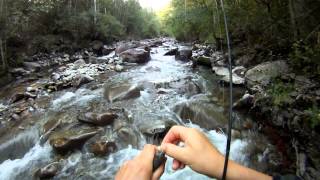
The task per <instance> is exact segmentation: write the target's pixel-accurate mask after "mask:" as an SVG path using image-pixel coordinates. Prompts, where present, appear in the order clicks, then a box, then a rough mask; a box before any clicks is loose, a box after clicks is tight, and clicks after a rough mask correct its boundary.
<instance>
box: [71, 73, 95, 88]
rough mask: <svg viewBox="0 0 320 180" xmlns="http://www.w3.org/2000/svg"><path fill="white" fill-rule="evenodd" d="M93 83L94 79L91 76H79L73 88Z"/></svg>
mask: <svg viewBox="0 0 320 180" xmlns="http://www.w3.org/2000/svg"><path fill="white" fill-rule="evenodd" d="M91 81H94V79H93V78H92V77H91V76H88V75H82V74H81V75H77V76H76V77H75V79H74V81H73V83H72V84H73V86H74V87H80V86H81V85H83V84H87V83H89V82H91Z"/></svg>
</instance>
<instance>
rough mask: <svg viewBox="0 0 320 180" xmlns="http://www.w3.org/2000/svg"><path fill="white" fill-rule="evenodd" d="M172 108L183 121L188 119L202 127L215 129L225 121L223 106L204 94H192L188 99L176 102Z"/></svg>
mask: <svg viewBox="0 0 320 180" xmlns="http://www.w3.org/2000/svg"><path fill="white" fill-rule="evenodd" d="M173 109H174V112H176V113H177V114H178V115H179V116H180V117H181V118H182V119H183V120H184V121H185V122H188V120H190V121H191V122H193V123H195V124H198V125H199V126H200V127H202V128H206V129H215V128H218V127H222V126H223V125H224V124H225V123H226V117H225V116H224V108H223V107H219V106H218V105H216V104H215V103H214V102H212V101H211V100H210V98H208V97H207V96H205V95H198V96H194V97H192V98H191V99H190V100H189V101H186V102H182V103H179V104H177V105H176V106H175V107H174V108H173Z"/></svg>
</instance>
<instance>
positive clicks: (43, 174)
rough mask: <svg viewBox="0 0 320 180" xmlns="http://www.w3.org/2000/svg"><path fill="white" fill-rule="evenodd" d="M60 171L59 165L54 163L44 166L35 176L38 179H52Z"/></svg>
mask: <svg viewBox="0 0 320 180" xmlns="http://www.w3.org/2000/svg"><path fill="white" fill-rule="evenodd" d="M59 169H60V163H58V162H54V163H51V164H48V165H46V166H45V167H43V168H40V169H38V171H36V173H35V175H36V176H38V177H39V178H40V179H49V178H53V177H54V176H55V175H56V174H57V173H58V171H59Z"/></svg>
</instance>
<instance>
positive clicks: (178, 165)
mask: <svg viewBox="0 0 320 180" xmlns="http://www.w3.org/2000/svg"><path fill="white" fill-rule="evenodd" d="M185 167H186V165H185V164H183V163H182V162H180V161H178V160H176V159H174V160H173V163H172V169H173V170H175V171H177V170H179V169H184V168H185Z"/></svg>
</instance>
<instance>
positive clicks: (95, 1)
mask: <svg viewBox="0 0 320 180" xmlns="http://www.w3.org/2000/svg"><path fill="white" fill-rule="evenodd" d="M93 3H94V24H97V0H93Z"/></svg>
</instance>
